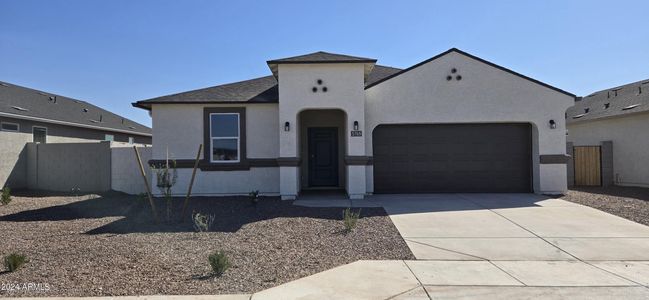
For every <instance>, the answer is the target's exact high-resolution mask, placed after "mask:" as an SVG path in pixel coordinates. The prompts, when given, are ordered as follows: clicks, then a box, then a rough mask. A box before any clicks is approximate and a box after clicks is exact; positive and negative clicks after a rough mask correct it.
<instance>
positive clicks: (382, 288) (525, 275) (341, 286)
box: [252, 194, 649, 300]
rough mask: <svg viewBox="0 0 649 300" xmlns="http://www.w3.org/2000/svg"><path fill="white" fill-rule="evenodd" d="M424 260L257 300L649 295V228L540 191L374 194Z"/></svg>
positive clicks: (370, 267) (311, 281)
mask: <svg viewBox="0 0 649 300" xmlns="http://www.w3.org/2000/svg"><path fill="white" fill-rule="evenodd" d="M295 204H296V205H306V206H341V207H347V206H350V205H351V206H355V207H367V206H382V207H384V208H385V210H386V211H387V213H388V214H389V215H390V218H391V219H392V221H393V223H394V225H395V226H396V227H397V229H398V230H399V232H400V233H401V235H402V236H403V238H404V240H405V241H406V243H407V244H408V246H409V247H410V249H411V250H412V252H413V254H414V255H415V257H416V258H417V260H415V261H359V262H355V263H352V264H349V265H345V266H341V267H338V268H334V269H331V270H328V271H325V272H322V273H318V274H314V275H312V276H309V277H306V278H303V279H299V280H296V281H293V282H290V283H287V284H284V285H281V286H278V287H275V288H271V289H268V290H266V291H262V292H260V293H256V294H254V295H253V297H252V298H253V299H283V298H286V297H287V296H288V298H295V299H320V298H323V297H324V298H326V297H329V298H336V299H475V298H479V299H503V298H514V299H535V298H543V299H589V300H592V299H649V288H648V286H649V227H647V226H644V225H641V224H638V223H635V222H632V221H629V220H626V219H623V218H620V217H617V216H613V215H610V214H607V213H605V212H602V211H599V210H596V209H593V208H590V207H586V206H582V205H579V204H574V203H571V202H567V201H564V200H561V199H553V198H551V197H545V196H540V195H534V194H434V195H374V196H371V197H368V198H367V199H364V200H351V201H350V200H335V199H309V200H304V201H296V202H295Z"/></svg>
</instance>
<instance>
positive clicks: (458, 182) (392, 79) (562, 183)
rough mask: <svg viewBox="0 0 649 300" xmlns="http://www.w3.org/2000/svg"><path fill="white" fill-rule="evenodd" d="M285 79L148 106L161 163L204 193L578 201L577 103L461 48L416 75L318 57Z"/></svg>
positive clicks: (287, 70) (283, 63) (276, 69)
mask: <svg viewBox="0 0 649 300" xmlns="http://www.w3.org/2000/svg"><path fill="white" fill-rule="evenodd" d="M267 64H268V67H269V68H270V70H271V72H272V75H270V76H265V77H260V78H255V79H251V80H246V81H241V82H236V83H231V84H225V85H220V86H215V87H209V88H204V89H199V90H194V91H188V92H184V93H179V94H174V95H169V96H162V97H158V98H153V99H149V100H142V101H138V102H136V103H134V104H133V105H134V106H136V107H140V108H144V109H147V110H150V111H151V114H152V118H153V135H154V137H155V138H154V140H153V154H152V158H153V161H152V162H153V163H160V162H161V161H162V160H163V159H165V157H166V153H167V152H168V153H169V156H170V157H171V158H172V159H174V160H175V161H176V166H177V167H178V168H180V169H179V170H178V175H179V176H178V183H177V185H176V191H177V193H178V194H181V193H183V191H186V188H187V184H188V181H189V178H190V177H191V171H192V170H191V168H192V166H193V157H194V156H195V155H196V151H197V148H198V145H199V144H203V145H205V147H204V149H205V150H204V152H203V153H202V154H201V161H200V164H199V167H200V170H199V171H198V173H197V175H196V181H195V184H194V189H193V191H194V192H195V193H196V194H199V195H201V194H202V195H228V194H245V193H248V192H250V191H251V190H260V191H261V192H262V193H264V194H269V195H272V194H278V195H281V197H282V199H294V198H295V197H297V196H298V195H299V194H300V193H301V191H304V190H311V189H316V190H317V189H342V190H345V191H346V193H347V194H348V196H349V197H350V198H362V197H364V196H365V195H367V194H371V193H431V192H536V193H550V194H557V193H564V192H566V190H567V184H566V162H567V155H566V137H565V124H564V114H565V112H566V109H567V108H568V107H570V106H572V105H574V98H575V96H574V95H573V94H570V93H568V92H565V91H562V90H560V89H558V88H555V87H552V86H549V85H547V84H544V83H541V82H539V81H537V80H534V79H531V78H529V77H526V76H523V75H521V74H518V73H516V72H513V71H511V70H508V69H506V68H503V67H500V66H497V65H495V64H492V63H490V62H487V61H485V60H482V59H480V58H478V57H475V56H472V55H470V54H467V53H465V52H462V51H460V50H457V49H450V50H448V51H446V52H444V53H441V54H439V55H437V56H435V57H433V58H431V59H428V60H426V61H423V62H421V63H419V64H417V65H414V66H412V67H410V68H407V69H404V70H400V69H396V68H391V67H385V66H380V65H376V60H375V59H369V58H362V57H353V56H347V55H339V54H331V53H326V52H316V53H311V54H307V55H302V56H296V57H290V58H284V59H276V60H270V61H268V62H267Z"/></svg>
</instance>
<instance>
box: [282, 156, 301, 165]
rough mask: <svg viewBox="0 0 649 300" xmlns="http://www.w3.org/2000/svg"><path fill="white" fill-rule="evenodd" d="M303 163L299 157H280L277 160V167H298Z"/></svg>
mask: <svg viewBox="0 0 649 300" xmlns="http://www.w3.org/2000/svg"><path fill="white" fill-rule="evenodd" d="M301 163H302V160H301V159H300V158H299V157H280V158H278V159H277V165H279V166H280V167H297V166H299V165H300V164H301Z"/></svg>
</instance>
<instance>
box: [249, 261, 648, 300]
mask: <svg viewBox="0 0 649 300" xmlns="http://www.w3.org/2000/svg"><path fill="white" fill-rule="evenodd" d="M648 280H649V262H646V261H645V262H598V263H597V264H592V263H589V262H580V261H515V262H488V261H358V262H354V263H351V264H348V265H344V266H341V267H338V268H334V269H331V270H328V271H325V272H322V273H318V274H315V275H312V276H309V277H305V278H302V279H298V280H296V281H292V282H289V283H286V284H283V285H280V286H277V287H274V288H271V289H268V290H265V291H261V292H258V293H255V294H253V296H252V299H474V298H481V299H497V298H498V299H503V297H504V298H505V299H510V298H514V299H520V298H544V299H649V289H647V288H646V287H645V286H643V284H646V283H647V281H648Z"/></svg>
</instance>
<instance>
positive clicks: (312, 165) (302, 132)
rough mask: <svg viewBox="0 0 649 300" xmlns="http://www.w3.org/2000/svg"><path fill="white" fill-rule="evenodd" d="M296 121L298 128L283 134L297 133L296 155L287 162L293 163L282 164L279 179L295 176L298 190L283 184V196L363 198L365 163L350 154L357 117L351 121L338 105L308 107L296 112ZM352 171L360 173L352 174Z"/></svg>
mask: <svg viewBox="0 0 649 300" xmlns="http://www.w3.org/2000/svg"><path fill="white" fill-rule="evenodd" d="M295 120H296V122H295V124H296V126H295V129H293V128H290V127H289V128H286V130H288V131H286V130H285V132H284V133H287V132H291V131H293V132H295V139H296V140H295V141H294V143H295V145H296V148H297V149H296V150H297V151H296V152H297V156H296V157H295V159H294V160H293V162H292V165H288V164H291V162H289V159H286V161H287V162H286V163H285V164H283V165H280V176H281V178H280V182H291V176H295V177H296V178H295V179H296V181H295V183H294V184H295V191H294V194H293V195H294V196H293V195H291V193H292V191H291V190H290V189H291V188H292V186H286V185H283V184H282V187H281V188H282V189H283V190H282V199H285V200H289V199H295V198H300V197H302V196H306V197H313V196H314V195H336V196H337V197H341V196H343V197H345V198H356V199H358V198H363V197H364V196H365V193H366V190H365V165H362V164H360V163H358V162H356V160H354V159H350V157H351V156H349V152H350V151H349V149H350V146H349V145H350V140H351V138H350V135H351V134H350V133H349V131H350V130H352V129H353V126H354V120H350V119H349V117H348V115H347V113H346V112H345V111H344V110H342V109H336V108H330V109H329V108H327V109H319V108H314V109H305V110H302V111H300V112H298V113H297V116H296V119H295ZM356 124H358V121H356ZM289 126H290V124H289ZM356 126H358V125H356ZM356 168H362V170H355V169H356ZM359 171H360V172H359ZM350 172H351V174H354V172H355V173H356V174H357V175H350ZM359 174H360V175H359ZM358 182H361V183H362V184H358Z"/></svg>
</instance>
